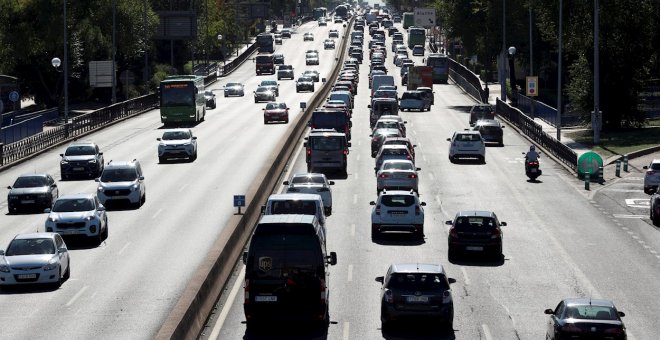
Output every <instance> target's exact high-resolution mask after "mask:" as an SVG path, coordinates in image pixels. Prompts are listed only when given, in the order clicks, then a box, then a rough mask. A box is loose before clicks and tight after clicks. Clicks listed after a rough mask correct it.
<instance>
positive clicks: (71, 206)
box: [53, 198, 94, 212]
mask: <svg viewBox="0 0 660 340" xmlns="http://www.w3.org/2000/svg"><path fill="white" fill-rule="evenodd" d="M90 210H94V202H93V201H92V200H91V199H89V198H77V199H58V200H57V201H55V204H54V205H53V212H76V211H90Z"/></svg>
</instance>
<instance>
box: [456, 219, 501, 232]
mask: <svg viewBox="0 0 660 340" xmlns="http://www.w3.org/2000/svg"><path fill="white" fill-rule="evenodd" d="M454 225H455V227H457V228H483V229H491V228H495V220H493V219H492V218H490V217H482V216H461V217H458V218H457V219H456V223H455V224H454Z"/></svg>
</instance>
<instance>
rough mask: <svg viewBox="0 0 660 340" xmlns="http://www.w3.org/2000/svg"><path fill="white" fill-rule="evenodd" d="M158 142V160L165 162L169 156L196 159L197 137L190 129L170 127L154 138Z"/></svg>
mask: <svg viewBox="0 0 660 340" xmlns="http://www.w3.org/2000/svg"><path fill="white" fill-rule="evenodd" d="M156 140H157V141H158V142H159V143H158V161H159V162H160V163H165V161H167V160H168V159H171V158H187V159H189V160H190V161H191V162H192V161H194V160H196V159H197V137H196V136H193V133H192V130H191V129H172V130H166V131H165V132H163V137H160V138H156Z"/></svg>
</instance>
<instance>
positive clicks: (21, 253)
mask: <svg viewBox="0 0 660 340" xmlns="http://www.w3.org/2000/svg"><path fill="white" fill-rule="evenodd" d="M70 262H71V259H70V258H69V251H68V249H67V248H66V244H65V243H64V240H63V239H62V236H60V235H59V234H56V233H32V234H20V235H16V237H14V239H13V240H11V242H9V245H8V246H7V250H4V251H3V250H0V286H8V285H25V284H41V283H48V284H53V285H55V287H57V288H59V287H60V286H61V285H62V282H63V281H66V280H68V279H69V276H70V273H71V270H70Z"/></svg>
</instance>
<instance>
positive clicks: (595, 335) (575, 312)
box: [545, 298, 627, 340]
mask: <svg viewBox="0 0 660 340" xmlns="http://www.w3.org/2000/svg"><path fill="white" fill-rule="evenodd" d="M545 314H548V315H550V320H548V327H547V332H546V336H545V338H546V339H548V340H561V339H608V340H625V339H626V338H627V334H626V326H625V325H624V324H623V321H622V320H621V318H622V317H624V316H625V315H626V314H625V313H623V312H620V311H618V310H617V309H616V307H615V306H614V303H612V301H609V300H601V299H589V298H577V299H564V300H562V301H561V302H560V303H559V304H558V305H557V307H556V308H555V309H554V310H552V309H546V310H545Z"/></svg>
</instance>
